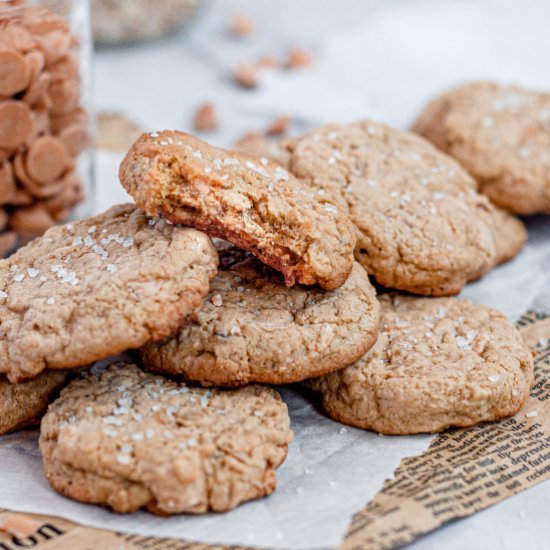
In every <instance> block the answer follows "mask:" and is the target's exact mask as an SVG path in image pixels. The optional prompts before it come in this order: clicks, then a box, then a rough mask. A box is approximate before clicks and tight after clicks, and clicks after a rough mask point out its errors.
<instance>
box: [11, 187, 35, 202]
mask: <svg viewBox="0 0 550 550" xmlns="http://www.w3.org/2000/svg"><path fill="white" fill-rule="evenodd" d="M32 203H33V197H32V195H31V194H30V193H29V192H28V191H26V190H25V189H16V190H15V195H13V196H12V198H11V199H10V201H9V203H7V204H10V205H12V206H28V205H29V204H32Z"/></svg>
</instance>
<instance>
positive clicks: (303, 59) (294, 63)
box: [285, 48, 312, 69]
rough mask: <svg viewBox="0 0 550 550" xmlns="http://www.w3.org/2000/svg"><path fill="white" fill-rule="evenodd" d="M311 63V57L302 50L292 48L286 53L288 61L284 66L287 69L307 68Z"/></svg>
mask: <svg viewBox="0 0 550 550" xmlns="http://www.w3.org/2000/svg"><path fill="white" fill-rule="evenodd" d="M311 63H312V58H311V55H310V54H309V53H308V52H306V51H305V50H303V49H302V48H292V49H291V50H290V51H289V52H288V59H287V61H286V64H285V66H286V67H287V68H289V69H297V68H300V67H309V66H310V65H311Z"/></svg>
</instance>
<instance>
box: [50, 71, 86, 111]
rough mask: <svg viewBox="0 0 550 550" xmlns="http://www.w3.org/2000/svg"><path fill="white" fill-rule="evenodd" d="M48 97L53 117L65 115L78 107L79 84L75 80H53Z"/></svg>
mask: <svg viewBox="0 0 550 550" xmlns="http://www.w3.org/2000/svg"><path fill="white" fill-rule="evenodd" d="M48 96H49V98H50V100H51V111H52V114H54V115H60V114H66V113H69V112H71V111H73V110H74V109H75V108H76V107H77V106H78V101H79V99H80V83H79V81H78V80H75V79H68V80H55V81H53V82H52V83H51V84H50V87H49V89H48Z"/></svg>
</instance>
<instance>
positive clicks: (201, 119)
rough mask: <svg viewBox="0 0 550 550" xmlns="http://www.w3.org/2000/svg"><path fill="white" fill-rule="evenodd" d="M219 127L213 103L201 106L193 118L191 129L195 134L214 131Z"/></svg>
mask: <svg viewBox="0 0 550 550" xmlns="http://www.w3.org/2000/svg"><path fill="white" fill-rule="evenodd" d="M218 126H219V122H218V116H217V114H216V108H215V107H214V104H213V103H205V104H204V105H201V106H200V107H199V108H198V109H197V112H196V113H195V116H194V118H193V128H194V129H195V130H197V132H208V131H212V130H216V129H217V128H218Z"/></svg>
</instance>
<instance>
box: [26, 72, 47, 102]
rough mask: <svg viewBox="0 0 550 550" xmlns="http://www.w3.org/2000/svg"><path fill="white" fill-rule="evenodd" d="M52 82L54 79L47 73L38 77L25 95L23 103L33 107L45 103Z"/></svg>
mask: <svg viewBox="0 0 550 550" xmlns="http://www.w3.org/2000/svg"><path fill="white" fill-rule="evenodd" d="M51 81H52V77H51V76H50V75H49V74H48V73H47V72H43V73H41V74H40V75H38V77H37V78H36V79H35V80H34V81H33V82H32V84H31V85H30V86H29V88H28V89H27V91H26V92H25V94H24V95H23V101H25V102H26V103H28V104H29V105H31V106H33V105H36V104H37V103H43V102H44V101H45V95H46V94H47V93H48V90H49V88H50V84H51Z"/></svg>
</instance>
